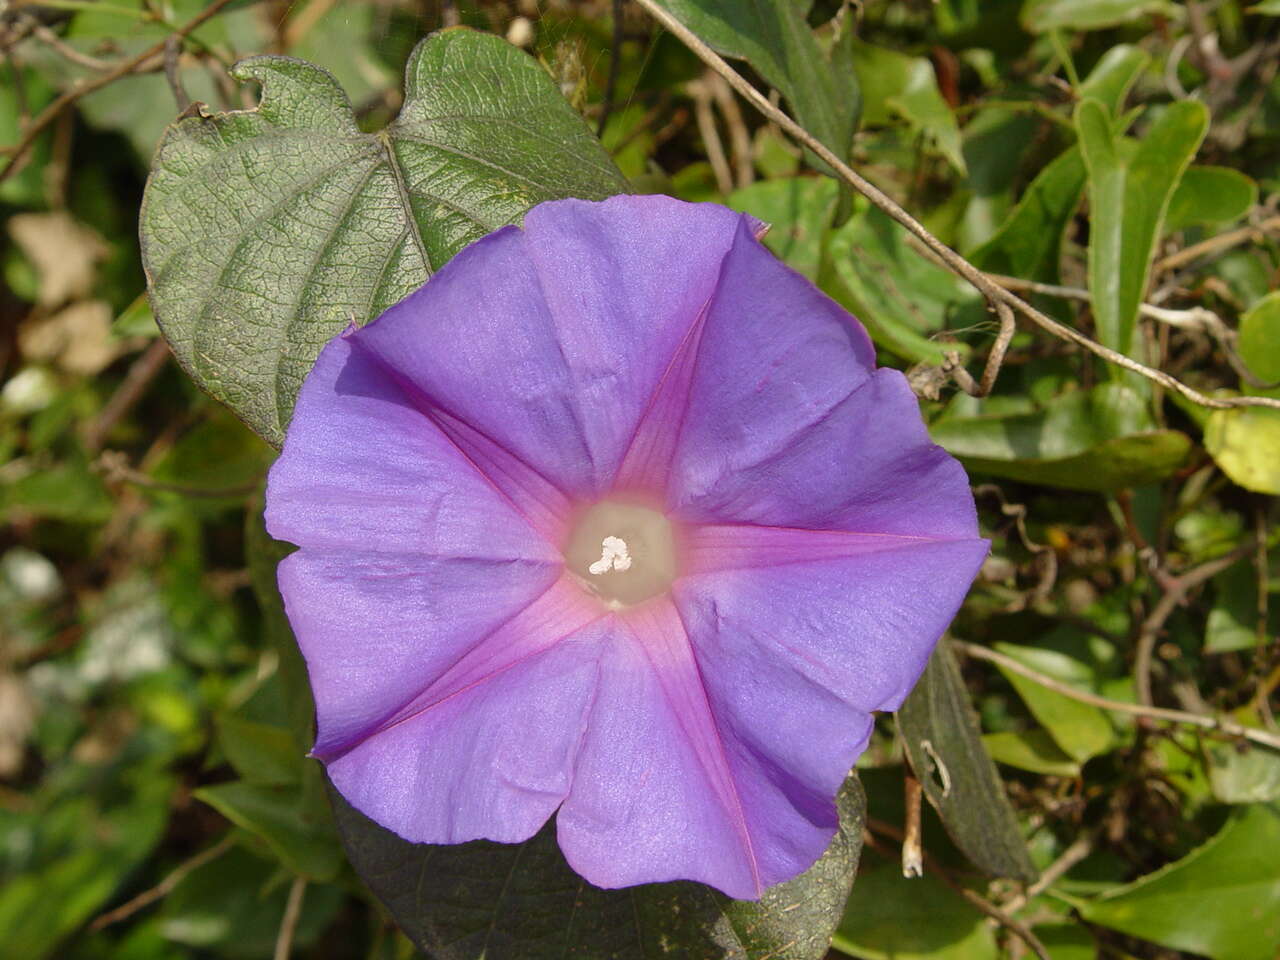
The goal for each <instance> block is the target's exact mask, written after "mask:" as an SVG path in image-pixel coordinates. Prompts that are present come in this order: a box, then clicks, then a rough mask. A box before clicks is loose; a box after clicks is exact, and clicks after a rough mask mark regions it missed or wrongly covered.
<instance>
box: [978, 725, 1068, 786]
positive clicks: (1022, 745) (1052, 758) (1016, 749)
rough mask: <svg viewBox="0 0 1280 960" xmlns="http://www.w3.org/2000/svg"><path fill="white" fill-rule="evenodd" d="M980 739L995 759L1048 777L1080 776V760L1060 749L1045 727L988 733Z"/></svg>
mask: <svg viewBox="0 0 1280 960" xmlns="http://www.w3.org/2000/svg"><path fill="white" fill-rule="evenodd" d="M982 742H983V744H985V745H986V748H987V752H988V753H990V754H991V757H992V759H993V760H995V761H996V762H997V763H1004V764H1008V765H1009V766H1011V767H1017V768H1018V769H1019V770H1029V771H1031V772H1032V773H1041V774H1045V775H1046V776H1051V777H1078V776H1080V764H1079V763H1077V762H1076V761H1075V760H1072V759H1071V757H1069V756H1068V755H1067V754H1065V753H1063V752H1062V748H1061V747H1059V746H1058V744H1057V742H1056V741H1055V740H1054V739H1053V737H1052V736H1050V735H1049V732H1048V731H1047V730H1041V729H1035V730H1022V731H1017V732H1013V731H1006V732H1004V733H988V734H986V735H984V736H983V738H982Z"/></svg>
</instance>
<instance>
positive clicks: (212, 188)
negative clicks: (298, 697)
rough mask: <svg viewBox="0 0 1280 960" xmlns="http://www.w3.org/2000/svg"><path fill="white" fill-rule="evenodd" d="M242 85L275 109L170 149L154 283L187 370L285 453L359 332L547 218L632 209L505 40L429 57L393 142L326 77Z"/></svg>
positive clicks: (425, 51) (547, 89)
mask: <svg viewBox="0 0 1280 960" xmlns="http://www.w3.org/2000/svg"><path fill="white" fill-rule="evenodd" d="M233 74H234V76H235V77H236V78H237V79H240V80H244V81H249V80H254V81H257V82H259V83H261V84H262V101H261V103H260V105H259V106H258V108H257V109H256V110H251V111H242V112H236V113H226V114H217V115H215V116H213V117H199V116H197V117H189V118H186V119H183V120H180V121H179V122H178V123H176V124H175V125H174V126H173V127H171V128H170V129H169V132H168V133H167V134H166V136H165V138H164V141H163V142H162V143H161V145H160V149H159V151H158V152H157V154H156V159H155V163H154V165H153V168H152V172H151V177H150V179H149V180H148V182H147V189H146V194H145V197H144V200H143V209H142V215H141V236H142V245H143V263H144V265H145V268H146V271H147V276H148V278H149V281H150V284H151V297H152V304H153V306H154V308H155V312H156V317H157V319H158V320H159V323H160V327H161V329H162V330H163V331H164V333H165V336H166V337H168V339H169V342H170V344H171V345H172V347H173V350H174V353H175V355H176V356H177V358H178V360H179V362H180V363H181V364H182V366H183V367H184V368H185V369H186V370H187V372H188V373H190V374H191V376H192V377H193V378H194V379H195V380H196V382H197V383H198V384H200V385H201V386H202V387H203V388H204V389H205V390H207V391H208V392H209V393H211V394H212V395H213V396H214V397H216V398H217V399H219V400H221V401H223V402H224V403H226V404H227V405H228V406H230V407H231V408H232V409H233V410H234V411H235V412H236V414H237V415H238V416H240V417H241V418H242V419H243V420H244V421H245V422H246V423H248V424H249V426H251V427H252V428H253V429H254V430H255V431H257V432H258V433H259V434H261V435H262V436H263V437H264V438H265V439H266V440H268V441H269V442H271V443H273V444H275V445H277V446H278V445H279V444H280V441H281V439H282V437H283V435H284V427H285V425H286V424H287V423H288V420H289V416H290V413H291V411H292V409H293V402H294V397H295V396H296V394H297V391H298V388H299V386H300V385H301V383H302V379H303V377H305V376H306V374H307V372H308V371H309V370H310V369H311V365H312V363H313V362H314V360H315V357H316V354H317V353H318V352H319V351H320V348H321V347H322V346H323V345H324V344H325V342H327V341H328V340H329V339H330V338H331V337H333V336H334V335H335V334H337V333H338V332H340V331H341V330H342V329H343V327H345V326H346V325H347V324H348V323H350V322H351V321H352V320H355V321H356V322H358V323H363V322H365V321H367V320H369V319H371V318H373V317H375V316H377V315H378V314H379V313H381V312H382V311H383V310H385V309H386V308H387V307H389V306H390V305H391V304H393V303H395V302H396V301H398V300H400V299H402V298H403V297H404V296H405V295H407V294H408V293H410V292H411V291H413V290H414V289H415V288H417V287H418V286H420V285H421V284H422V283H423V281H425V280H426V279H427V277H428V276H429V275H430V274H431V273H432V272H433V271H435V270H437V269H439V268H440V266H441V265H442V264H444V263H445V262H446V261H447V260H448V259H449V258H450V257H452V256H453V255H454V254H455V253H457V252H458V250H460V249H461V248H462V247H464V246H465V245H466V244H468V243H470V242H471V241H473V240H476V239H478V238H479V237H481V236H484V235H485V234H487V233H489V232H490V231H492V230H495V229H497V228H498V227H501V226H503V225H505V224H509V223H514V222H516V221H518V220H519V219H520V218H521V217H522V216H523V214H524V213H525V211H526V210H528V209H529V208H530V207H532V206H533V205H535V204H537V203H541V202H542V201H544V200H553V199H557V198H561V197H570V196H577V197H584V198H588V199H602V198H604V197H606V196H609V195H611V194H615V193H618V192H621V191H624V190H626V183H625V181H623V179H622V177H621V175H620V174H619V173H618V172H617V169H616V168H615V167H614V166H613V164H612V162H611V161H610V160H609V158H608V156H607V155H606V154H605V153H604V151H603V149H602V148H601V147H600V145H599V143H597V142H596V141H595V140H594V138H592V136H591V134H590V133H589V131H588V130H587V128H586V125H585V124H584V123H583V121H582V119H581V118H580V117H579V116H578V115H577V114H575V113H574V112H573V110H572V109H571V108H570V107H569V105H568V104H567V103H566V102H565V101H564V99H563V98H562V97H561V96H560V94H559V92H558V91H557V90H556V87H555V84H554V83H553V82H552V80H551V78H550V77H549V76H548V75H547V74H546V73H545V72H544V71H543V70H542V68H541V67H539V66H538V64H537V63H536V62H535V61H533V60H532V59H531V58H530V57H529V56H528V55H526V54H524V53H522V52H521V51H520V50H518V49H516V48H515V47H512V46H511V45H510V44H507V43H506V42H504V41H503V40H501V39H499V38H498V37H494V36H490V35H487V34H481V33H475V32H472V31H470V30H466V29H458V30H448V31H445V32H443V33H439V34H435V35H433V36H431V37H428V38H427V39H426V40H424V41H423V42H422V43H421V44H420V45H419V46H418V47H417V49H416V50H415V51H414V54H413V56H412V57H411V58H410V60H409V65H408V68H407V75H406V96H405V104H404V108H403V109H402V110H401V112H400V116H399V117H398V118H397V119H396V120H395V122H394V123H392V124H391V125H390V126H389V127H388V128H387V129H385V130H382V131H380V132H378V133H374V134H363V133H361V132H360V130H359V129H358V127H357V126H356V121H355V117H354V115H353V113H352V110H351V105H350V103H349V102H348V100H347V98H346V95H345V94H344V93H343V92H342V90H341V89H339V87H338V86H337V84H336V83H335V82H334V80H333V78H332V77H331V76H330V75H329V74H327V73H325V72H324V71H323V70H321V69H320V68H318V67H315V66H312V65H311V64H308V63H304V62H302V61H300V60H291V59H289V58H286V57H275V56H267V57H253V58H250V59H248V60H244V61H241V62H240V63H239V64H237V65H236V67H235V68H234V70H233Z"/></svg>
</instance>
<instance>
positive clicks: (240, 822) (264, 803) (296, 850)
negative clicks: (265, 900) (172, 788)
mask: <svg viewBox="0 0 1280 960" xmlns="http://www.w3.org/2000/svg"><path fill="white" fill-rule="evenodd" d="M307 763H308V764H309V765H311V767H313V768H314V767H318V764H317V763H316V762H315V761H314V760H309V761H307ZM308 775H310V776H311V777H313V778H316V779H317V784H318V778H319V777H320V776H322V774H321V773H320V772H319V770H318V769H314V770H308ZM306 786H307V785H306V784H304V785H303V786H302V787H301V788H300V787H299V786H298V785H297V784H288V785H268V784H259V783H248V782H246V781H243V780H237V781H233V782H231V783H219V784H216V785H215V786H212V787H201V788H200V789H198V790H195V791H194V792H193V794H192V795H193V796H194V797H195V798H196V799H197V800H202V801H204V802H205V803H207V804H209V806H211V807H213V808H214V809H215V810H217V811H218V812H219V813H220V814H222V815H223V816H224V817H226V818H227V819H228V820H230V821H231V822H232V823H234V824H235V825H236V826H237V827H240V828H241V829H243V830H247V831H248V832H249V833H251V834H253V835H254V836H256V837H258V838H259V839H260V840H262V841H263V842H264V843H265V844H266V845H267V847H268V848H270V850H271V852H272V853H274V854H275V855H276V856H277V857H278V858H279V859H280V862H281V863H283V864H284V865H285V866H286V867H288V868H289V869H290V870H292V871H293V872H294V873H296V874H299V875H300V876H303V877H306V878H307V879H309V880H315V881H318V882H321V883H323V882H328V881H330V880H332V879H334V878H335V877H336V876H337V875H338V871H339V870H340V869H341V867H342V847H341V846H340V845H339V844H338V838H337V837H336V836H335V835H334V832H333V823H332V821H331V820H330V818H329V814H328V811H327V809H325V806H324V802H323V798H322V796H321V795H320V794H319V792H318V791H317V792H314V793H309V792H308V790H307V789H306Z"/></svg>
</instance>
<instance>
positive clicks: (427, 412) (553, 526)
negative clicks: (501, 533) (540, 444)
mask: <svg viewBox="0 0 1280 960" xmlns="http://www.w3.org/2000/svg"><path fill="white" fill-rule="evenodd" d="M359 337H360V334H359V331H357V332H356V333H355V334H353V335H352V336H351V337H350V340H351V342H352V343H353V344H354V345H356V346H357V347H360V348H361V349H363V350H364V351H365V352H366V354H367V355H368V356H370V357H372V358H373V359H374V361H375V362H376V363H378V364H379V365H380V366H382V368H383V369H384V370H386V371H387V374H388V376H389V377H391V378H392V379H393V380H394V381H395V382H396V384H397V385H398V386H399V387H400V389H401V390H402V391H403V392H404V394H405V396H406V397H407V398H408V399H409V401H410V402H411V403H412V404H413V406H414V407H415V408H416V409H417V410H418V412H419V413H421V414H422V415H423V416H425V417H426V418H427V419H428V420H430V421H431V423H432V425H433V426H434V427H435V428H436V429H437V430H439V431H440V433H441V434H442V435H443V436H444V438H445V439H446V440H448V441H449V443H450V444H451V445H452V446H453V447H454V449H456V450H457V451H458V453H459V454H461V455H462V457H463V458H464V459H466V461H467V462H468V463H469V464H470V465H471V466H472V467H473V468H474V469H475V471H476V472H477V473H478V474H479V475H480V476H481V477H482V478H483V479H484V480H485V481H486V482H488V483H489V485H490V486H492V487H493V489H494V490H496V491H497V492H498V493H499V494H500V495H501V496H502V497H503V498H504V499H505V500H506V501H507V502H508V503H510V504H511V506H512V507H513V508H514V509H515V510H516V512H517V513H519V514H520V516H521V517H523V518H524V519H525V521H527V522H528V524H529V525H530V526H531V527H532V528H533V529H534V530H536V531H537V532H538V533H539V534H541V535H542V536H543V538H544V539H546V540H547V541H548V542H550V543H552V544H554V545H556V546H557V547H558V546H559V545H560V543H561V541H562V540H563V537H564V529H565V523H566V518H567V517H568V514H569V509H570V508H569V502H568V499H567V498H566V497H565V495H564V493H563V492H562V491H561V490H560V489H559V488H558V487H556V486H555V484H553V483H551V481H549V480H547V479H546V478H545V477H544V476H542V474H540V473H538V471H536V470H535V469H534V468H533V467H531V466H529V464H527V463H525V462H524V461H523V460H522V459H520V458H519V457H518V456H516V455H515V454H514V453H512V452H511V451H509V450H507V449H506V448H505V447H503V446H502V445H501V444H499V443H497V442H496V441H494V440H492V439H490V438H489V437H488V436H486V435H485V434H483V433H482V432H481V431H479V430H477V429H476V428H475V427H472V426H471V425H469V424H467V423H465V422H464V421H462V420H461V419H459V418H458V417H456V416H454V415H453V414H451V413H449V412H448V411H447V410H445V409H444V408H443V407H442V406H441V405H440V404H439V403H437V402H436V401H435V400H434V399H433V398H432V397H431V396H430V395H429V394H427V393H426V391H424V390H423V389H422V388H421V387H420V386H419V385H418V384H416V383H414V382H412V381H411V380H409V379H408V378H407V377H406V376H405V375H404V374H402V373H401V372H400V371H399V370H397V369H396V368H395V367H393V366H391V365H390V364H389V363H387V362H386V361H385V360H384V359H383V358H382V356H381V354H379V353H378V352H377V351H376V350H372V349H370V348H368V347H366V346H365V345H364V344H363V342H362V341H361V340H360V338H359Z"/></svg>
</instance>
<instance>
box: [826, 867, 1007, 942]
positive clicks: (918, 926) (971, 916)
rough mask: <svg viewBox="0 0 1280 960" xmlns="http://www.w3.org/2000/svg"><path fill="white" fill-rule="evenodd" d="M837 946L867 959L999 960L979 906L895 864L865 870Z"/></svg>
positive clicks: (942, 885) (943, 886)
mask: <svg viewBox="0 0 1280 960" xmlns="http://www.w3.org/2000/svg"><path fill="white" fill-rule="evenodd" d="M832 942H833V944H834V945H835V946H836V947H837V948H838V949H840V950H843V951H844V952H845V953H850V954H853V955H854V956H857V957H864V958H867V960H916V958H919V960H926V958H927V960H995V958H996V957H997V956H998V954H997V952H996V944H995V938H994V937H993V936H992V933H991V928H990V927H988V926H987V923H986V918H985V917H984V916H983V914H981V913H979V912H978V910H977V908H976V907H974V906H973V905H971V904H970V903H969V902H968V901H966V900H965V899H963V898H962V897H961V896H960V895H959V894H958V893H956V892H954V891H953V890H951V888H950V887H947V886H945V885H944V884H943V883H942V881H941V880H937V879H935V878H934V877H933V876H932V875H931V874H928V873H926V874H925V875H924V876H922V877H914V878H912V879H907V878H905V877H903V876H902V871H901V870H899V869H898V865H897V864H896V863H889V864H885V865H884V866H880V867H877V868H875V869H874V870H868V871H864V872H863V873H862V874H861V875H860V876H859V877H858V892H857V895H856V896H854V897H851V898H850V899H849V905H848V907H847V908H846V909H845V913H844V918H843V919H842V920H841V921H840V929H839V930H838V931H837V932H836V936H835V939H834V940H833V941H832Z"/></svg>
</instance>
